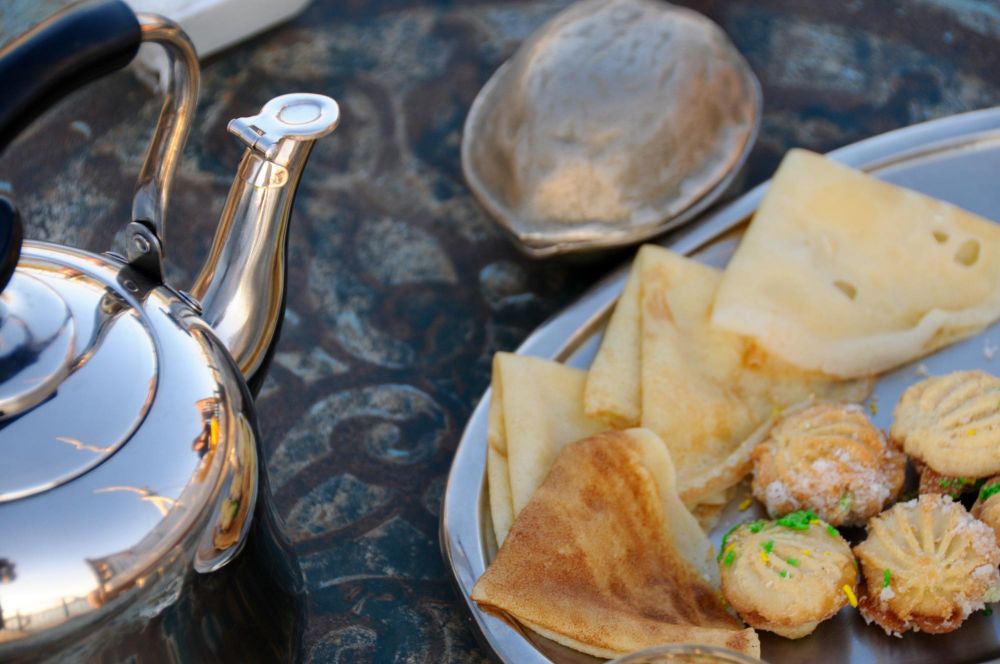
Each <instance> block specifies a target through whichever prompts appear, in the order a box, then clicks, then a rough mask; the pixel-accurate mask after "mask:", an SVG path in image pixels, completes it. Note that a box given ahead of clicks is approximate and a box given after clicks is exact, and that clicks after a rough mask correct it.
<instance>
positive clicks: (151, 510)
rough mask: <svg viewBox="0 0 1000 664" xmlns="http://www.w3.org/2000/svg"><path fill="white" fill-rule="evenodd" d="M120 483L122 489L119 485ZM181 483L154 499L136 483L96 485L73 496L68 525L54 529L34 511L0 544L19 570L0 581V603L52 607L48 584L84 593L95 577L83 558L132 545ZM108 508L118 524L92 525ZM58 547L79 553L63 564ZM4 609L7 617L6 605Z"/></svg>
mask: <svg viewBox="0 0 1000 664" xmlns="http://www.w3.org/2000/svg"><path fill="white" fill-rule="evenodd" d="M122 488H123V489H126V490H118V489H122ZM180 488H182V487H178V488H176V489H174V491H167V490H164V491H162V492H152V493H156V494H160V495H157V496H156V498H158V499H159V500H158V501H157V500H156V499H153V500H152V501H151V500H150V499H151V496H150V495H148V494H145V493H144V491H143V490H142V489H138V488H135V487H107V489H109V491H107V492H105V493H101V489H99V488H98V489H95V490H94V491H93V493H94V494H100V495H99V498H98V500H96V501H94V500H90V501H84V500H78V501H74V503H73V504H72V505H67V507H66V509H68V510H69V511H71V512H72V513H73V514H72V515H73V517H74V518H73V519H72V524H71V525H68V526H65V527H63V528H62V529H61V530H60V531H59V532H54V531H53V530H52V528H51V524H50V523H49V522H48V521H47V520H46V519H45V518H44V515H38V518H37V519H36V520H35V521H34V522H32V524H31V525H30V526H25V527H28V528H30V530H29V531H28V532H26V533H25V532H24V530H23V529H22V531H21V532H22V533H24V534H23V536H22V538H21V539H20V540H19V541H17V542H13V541H4V542H3V543H2V544H0V548H2V553H0V556H2V557H4V558H7V559H8V560H10V561H11V562H13V563H14V564H15V565H16V566H17V570H18V572H19V573H18V576H17V578H16V579H15V580H14V582H12V583H9V584H3V585H0V607H4V606H17V607H18V608H19V609H20V610H21V612H22V613H25V612H31V611H40V610H44V609H48V608H51V607H52V606H53V603H52V601H51V597H52V595H51V591H50V589H51V588H53V587H55V588H59V593H60V594H61V595H62V596H63V597H64V598H74V597H86V596H87V595H88V594H89V593H91V592H92V591H93V590H94V588H95V585H96V584H97V583H98V580H97V579H96V578H95V573H94V571H93V569H92V568H91V566H90V565H89V564H88V563H87V562H85V561H86V560H87V559H90V560H97V559H102V558H108V557H110V556H113V555H114V554H116V553H120V552H122V551H126V550H128V549H129V548H131V547H133V546H134V545H135V544H136V542H139V541H140V540H141V539H142V537H143V535H145V534H146V533H148V532H150V531H151V530H153V529H154V528H155V527H156V525H157V524H158V523H160V522H161V520H162V519H163V514H164V513H165V512H163V511H162V509H161V506H162V505H163V504H164V503H165V502H166V501H168V500H175V499H176V496H175V497H174V498H171V497H170V494H172V493H173V494H179V493H180ZM127 489H135V490H127ZM29 500H30V499H29ZM158 505H159V506H158ZM107 514H114V517H115V519H116V520H118V521H119V524H118V525H117V527H116V528H114V529H107V528H99V527H95V526H96V525H97V522H99V521H101V520H102V519H104V518H107ZM38 542H46V543H47V544H48V546H47V547H45V548H44V550H40V549H41V547H39V546H37V543H38ZM62 547H72V548H73V549H75V550H77V551H79V552H80V553H81V554H82V555H80V556H79V557H78V559H77V561H74V562H73V563H72V564H66V561H65V558H64V557H63V556H62V555H61V552H60V551H59V549H60V548H62ZM46 558H51V560H46ZM27 563H30V564H27ZM54 606H58V604H54ZM4 613H5V618H6V617H7V612H6V610H5V612H4Z"/></svg>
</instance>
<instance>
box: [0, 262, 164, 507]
mask: <svg viewBox="0 0 1000 664" xmlns="http://www.w3.org/2000/svg"><path fill="white" fill-rule="evenodd" d="M31 273H32V274H33V275H34V276H37V277H38V281H40V282H48V280H52V281H51V282H48V283H50V284H52V285H53V286H54V285H55V280H56V279H59V278H61V277H59V276H55V275H54V274H52V273H49V272H45V271H43V270H37V271H35V270H31ZM58 289H59V294H60V296H61V300H62V301H63V302H65V304H66V306H68V307H69V311H70V313H71V314H72V320H73V322H74V324H75V326H76V335H77V336H76V338H77V340H79V342H80V345H79V347H77V349H76V351H75V352H74V353H73V355H74V356H75V358H74V359H73V360H72V362H73V364H72V367H71V368H70V371H69V374H68V375H66V377H65V378H64V379H63V380H62V382H61V383H59V385H58V388H57V389H56V391H55V392H54V393H52V394H51V395H49V396H48V398H47V400H45V401H44V402H42V403H40V404H39V405H37V406H35V407H34V408H33V409H32V410H30V411H27V412H25V413H23V414H21V415H20V416H18V417H17V418H14V419H10V420H7V421H6V422H3V427H2V428H3V430H2V438H0V451H2V453H3V457H4V473H3V474H2V475H0V503H2V502H4V501H6V500H11V499H14V498H17V497H23V496H28V495H32V494H34V493H37V492H39V491H42V490H45V489H47V488H50V487H52V486H58V485H59V484H62V483H63V482H66V481H68V480H70V479H72V478H73V477H76V476H78V475H79V474H80V473H83V472H86V471H87V470H88V469H90V468H93V467H94V466H95V465H96V464H98V463H100V462H101V461H102V460H103V459H105V458H107V457H108V456H109V455H110V454H113V453H114V451H115V450H116V449H118V447H120V446H121V445H122V444H124V442H125V441H127V440H128V439H129V437H130V436H131V435H132V434H133V432H134V431H135V430H136V428H137V427H138V426H139V424H141V422H142V421H143V418H144V417H145V415H146V413H147V412H148V410H149V408H150V405H151V403H152V401H153V398H154V396H155V392H156V381H157V362H156V354H155V346H154V344H153V340H152V338H151V335H150V332H149V330H148V329H147V327H146V323H145V321H144V320H143V319H142V317H141V316H140V315H139V314H138V312H136V311H135V310H134V309H132V308H131V307H130V306H128V303H127V302H126V301H124V300H123V299H121V298H120V297H113V298H109V296H108V292H107V289H106V287H104V286H102V285H100V284H99V283H98V282H96V281H95V280H93V279H90V278H87V277H84V276H75V277H74V278H73V279H71V280H69V281H66V282H64V283H60V284H59V285H58ZM125 312H128V314H127V315H126V314H125Z"/></svg>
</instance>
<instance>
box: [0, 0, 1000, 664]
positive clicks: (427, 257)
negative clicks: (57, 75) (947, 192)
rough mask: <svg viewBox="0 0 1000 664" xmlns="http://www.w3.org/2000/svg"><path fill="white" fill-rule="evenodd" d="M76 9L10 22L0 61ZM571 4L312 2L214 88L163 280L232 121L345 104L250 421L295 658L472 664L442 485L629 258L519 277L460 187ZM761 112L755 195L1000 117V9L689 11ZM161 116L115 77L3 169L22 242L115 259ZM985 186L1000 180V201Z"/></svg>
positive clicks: (759, 1)
mask: <svg viewBox="0 0 1000 664" xmlns="http://www.w3.org/2000/svg"><path fill="white" fill-rule="evenodd" d="M62 4H65V3H64V2H63V0H3V1H2V2H0V43H3V42H6V41H7V40H8V39H9V38H10V37H11V36H13V35H14V34H16V33H18V32H19V31H20V30H22V29H24V28H25V27H27V26H29V25H31V24H32V23H33V22H35V21H37V20H40V19H41V18H43V17H44V16H45V15H47V14H48V13H50V12H51V11H53V10H54V9H56V8H58V7H59V6H61V5H62ZM566 4H568V3H567V1H566V0H524V1H517V2H513V1H512V2H504V1H502V0H493V1H482V0H468V1H464V2H462V1H458V0H438V1H430V0H369V1H366V0H314V2H313V3H312V4H311V6H310V8H309V9H308V10H307V11H306V13H305V14H304V15H302V16H301V17H300V18H298V19H297V20H295V21H294V22H292V23H290V24H287V25H285V26H282V27H279V28H277V29H274V30H272V31H269V32H267V33H265V34H263V35H261V36H259V37H256V38H254V39H253V40H251V41H249V42H246V43H244V44H242V45H240V46H237V47H235V48H232V49H230V50H228V51H226V52H224V53H221V54H219V55H217V56H215V57H213V58H212V59H211V60H209V61H208V62H207V63H206V66H205V70H204V81H203V87H202V96H201V101H200V104H199V108H198V118H197V121H196V125H195V129H194V131H193V132H192V136H191V139H190V141H189V146H188V148H187V150H186V152H185V156H184V162H183V165H182V166H181V168H180V170H179V174H178V178H177V182H176V186H175V194H174V198H173V202H172V205H171V210H170V214H169V222H168V224H169V225H168V230H167V238H166V242H167V251H168V252H169V259H168V260H169V277H170V278H171V279H172V280H173V282H174V283H175V284H178V285H180V286H181V287H183V286H184V285H186V284H187V283H189V281H190V279H191V278H192V277H193V275H194V274H195V273H196V271H197V268H198V266H199V265H200V264H201V261H202V260H203V259H204V257H205V256H206V254H207V251H208V248H209V244H210V242H211V237H212V234H213V232H214V228H215V222H216V219H217V216H218V213H219V212H220V210H221V207H222V203H223V201H224V200H225V197H226V193H227V191H228V188H229V184H230V182H231V178H232V175H233V170H234V167H235V165H236V163H237V160H238V158H239V155H240V152H241V148H240V147H239V145H237V143H236V141H235V140H233V139H232V138H231V137H229V136H228V135H227V134H226V131H225V125H226V123H227V121H228V120H229V119H230V118H231V117H235V116H239V115H247V114H250V113H253V112H254V111H256V110H257V109H258V108H259V107H260V106H261V105H262V104H263V103H264V102H265V101H267V100H268V99H269V98H271V97H272V96H276V95H278V94H281V93H284V92H288V91H293V90H307V91H316V92H322V93H326V94H330V95H332V96H334V97H335V98H337V99H338V100H339V101H340V103H341V108H342V112H343V121H342V123H341V126H340V128H339V129H338V130H337V132H336V133H335V134H334V135H333V136H332V137H330V138H328V139H325V140H323V141H321V142H320V143H319V144H318V145H317V147H316V150H315V151H314V153H313V157H312V159H311V161H310V164H309V168H308V171H307V173H306V174H305V176H304V179H303V183H302V189H301V191H300V193H299V195H298V199H297V201H296V209H295V213H294V217H293V221H292V229H291V235H290V246H289V258H290V274H289V285H290V288H289V293H288V312H287V317H286V321H285V327H284V330H283V332H282V336H281V340H280V345H279V347H278V352H277V355H276V358H275V362H274V365H273V368H272V370H271V372H270V376H269V378H268V380H267V383H266V384H265V385H264V387H263V390H262V393H261V395H260V398H259V400H258V405H259V416H260V424H261V430H262V436H263V446H264V449H265V454H266V463H267V467H268V470H269V472H270V476H271V478H272V482H273V488H274V492H275V498H276V503H277V505H278V509H279V512H280V513H281V515H282V516H283V517H284V519H285V521H286V523H287V526H288V529H289V531H290V533H291V535H292V537H293V539H294V541H295V543H296V548H297V551H298V554H299V556H300V560H301V563H302V567H303V569H304V573H305V577H306V583H307V588H308V598H309V599H308V601H309V612H310V613H309V620H308V624H307V626H306V630H305V643H304V651H303V652H304V658H305V659H306V660H307V661H315V662H366V661H378V662H444V661H484V660H485V653H483V652H482V651H481V650H480V649H479V647H478V645H477V643H476V640H475V638H474V636H473V634H472V631H471V629H470V627H469V626H468V623H467V618H466V616H465V615H464V613H463V610H462V608H461V607H460V605H459V603H458V602H457V601H456V598H455V596H454V594H453V590H452V586H451V584H450V582H449V579H448V572H447V570H446V569H445V566H444V563H443V562H442V559H441V554H440V551H439V549H438V513H439V506H440V502H441V494H442V491H443V487H444V481H445V476H446V474H447V472H448V467H449V464H450V461H451V456H452V453H453V451H454V448H455V445H456V444H457V441H458V438H459V436H460V434H461V431H462V427H463V425H464V423H465V420H466V418H467V417H468V415H469V414H470V412H471V410H472V408H473V406H474V405H475V403H476V401H477V400H478V399H479V396H480V395H481V394H482V392H483V390H484V389H485V388H486V386H487V385H488V383H489V368H490V358H491V356H492V355H493V353H494V352H496V351H498V350H509V349H512V348H514V347H516V346H517V345H518V344H519V342H520V341H521V340H522V339H523V338H524V337H525V336H527V334H528V333H529V332H530V331H531V330H532V329H533V328H534V327H535V326H537V325H538V324H539V323H541V322H542V321H543V320H545V319H546V318H547V317H549V316H551V315H552V314H553V313H555V312H557V311H558V310H559V309H560V308H561V307H563V306H564V305H566V304H567V303H569V302H570V301H572V300H573V299H574V298H575V297H577V296H578V295H579V294H581V293H582V292H583V291H584V290H585V289H586V288H587V287H588V286H589V285H590V284H592V283H593V282H594V281H595V280H596V279H598V278H599V277H600V276H601V275H602V274H604V273H605V272H607V271H608V270H609V269H610V268H612V267H613V266H614V265H615V263H616V262H617V261H618V260H621V259H622V258H624V256H621V255H620V256H617V257H605V258H603V259H601V260H599V261H597V260H594V261H587V262H580V261H573V262H565V261H563V262H559V261H547V262H536V261H533V260H530V259H527V258H525V257H523V256H521V255H519V254H518V252H517V251H516V250H515V249H514V248H513V247H512V246H511V245H510V244H509V243H508V241H507V240H506V239H505V237H504V236H503V234H502V233H501V232H500V231H499V230H498V228H497V227H496V226H495V225H494V223H493V222H492V221H491V220H490V218H489V217H488V216H487V214H486V213H485V212H484V211H483V209H482V208H480V207H479V205H478V204H477V203H476V201H475V199H474V198H473V197H472V195H471V194H470V193H469V190H468V188H467V187H466V185H465V183H464V182H463V180H462V175H461V169H460V164H459V143H460V138H461V131H462V123H463V120H464V118H465V115H466V112H467V111H468V108H469V105H470V104H471V103H472V100H473V98H474V97H475V95H476V92H477V91H478V90H479V88H480V87H481V86H482V85H483V84H484V83H485V82H486V80H487V79H488V78H489V76H490V74H491V73H492V72H493V71H494V70H495V69H496V68H497V66H499V65H500V63H501V62H503V61H504V60H505V59H506V58H507V57H509V56H510V55H511V53H512V52H513V51H514V50H515V49H516V48H517V46H518V44H519V43H520V42H521V41H522V40H523V39H524V38H525V37H526V36H527V35H528V34H530V33H531V31H532V30H534V29H535V28H536V27H538V26H539V25H540V24H541V23H542V22H544V21H545V20H546V19H547V18H548V17H550V16H552V15H553V14H554V13H555V12H557V11H558V10H559V9H561V8H562V7H564V6H565V5H566ZM680 4H684V5H687V6H690V7H692V8H694V9H697V10H699V11H701V12H703V13H705V14H707V15H708V16H710V17H711V18H713V19H714V20H716V21H717V22H718V23H720V24H721V25H722V26H723V27H724V28H725V29H726V30H727V31H728V33H729V34H730V35H731V37H732V38H733V40H734V41H735V43H736V45H737V46H738V47H739V49H740V50H741V51H742V52H743V53H744V54H745V55H746V56H747V58H748V59H749V61H750V63H751V65H752V67H753V69H754V71H755V72H756V73H757V75H758V76H759V77H760V79H761V82H762V84H763V89H764V97H765V104H764V120H763V126H762V130H761V134H760V139H759V141H758V143H757V146H756V148H755V149H754V151H753V154H752V155H751V158H750V162H749V167H748V170H747V178H746V183H745V184H746V186H749V185H752V184H755V183H757V182H759V181H761V180H763V179H766V178H767V177H768V176H769V174H770V173H771V172H772V171H773V169H774V167H775V166H776V165H777V163H778V161H779V159H780V158H781V156H782V154H783V153H784V152H785V151H786V150H787V149H788V148H790V147H792V146H804V147H808V148H811V149H815V150H820V151H824V150H829V149H832V148H835V147H838V146H841V145H844V144H847V143H850V142H852V141H855V140H858V139H860V138H864V137H866V136H870V135H873V134H877V133H880V132H883V131H886V130H890V129H894V128H897V127H902V126H905V125H909V124H912V123H915V122H920V121H922V120H927V119H930V118H935V117H941V116H945V115H950V114H952V113H958V112H961V111H967V110H972V109H978V108H985V107H988V106H992V105H996V104H998V103H1000V2H985V1H979V0H844V1H842V2H841V1H838V2H802V1H801V0H684V1H683V2H681V3H680ZM159 105H160V100H159V99H158V98H156V97H155V96H154V95H152V94H150V92H149V91H148V90H147V88H145V87H144V86H143V85H142V84H141V83H140V82H139V81H138V80H137V79H136V78H135V77H134V76H133V75H131V74H129V73H127V72H126V73H119V74H116V75H114V76H112V77H110V78H108V79H105V80H102V81H100V82H98V83H95V84H93V85H91V86H90V87H89V88H87V89H86V90H83V91H81V92H78V93H75V94H74V95H73V96H72V97H71V98H70V99H68V100H66V101H65V102H63V103H61V104H60V105H59V106H58V107H57V108H56V109H55V110H53V111H51V112H50V113H48V114H46V116H45V117H43V118H41V119H40V120H39V121H37V122H36V123H35V124H34V125H32V126H31V128H30V129H29V130H28V131H27V132H26V133H25V134H24V135H23V136H22V138H21V139H20V140H19V141H18V142H17V143H16V144H15V145H13V146H12V147H11V148H10V149H9V150H8V151H7V152H6V153H5V155H4V157H3V158H2V159H0V192H3V193H6V194H10V195H13V196H14V197H15V199H16V201H17V203H18V204H19V206H20V208H21V210H22V212H23V214H24V217H25V220H26V223H27V234H28V236H29V237H32V238H38V239H47V240H52V241H56V242H60V243H67V244H72V245H76V246H81V247H85V248H88V249H91V250H95V251H101V250H104V249H107V248H109V247H110V246H112V245H113V244H114V243H115V242H116V241H118V240H120V238H119V237H118V231H120V230H121V229H122V227H123V223H124V221H125V220H126V219H127V218H128V214H129V201H130V198H131V191H132V187H133V183H134V180H135V177H136V173H137V172H138V169H139V166H140V164H141V160H142V156H143V153H144V150H145V148H146V141H147V140H148V138H149V136H150V133H151V131H152V127H153V125H154V123H155V119H156V116H157V113H158V112H159ZM998 177H1000V176H998Z"/></svg>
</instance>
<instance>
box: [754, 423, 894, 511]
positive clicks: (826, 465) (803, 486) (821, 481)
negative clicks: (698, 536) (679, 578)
mask: <svg viewBox="0 0 1000 664" xmlns="http://www.w3.org/2000/svg"><path fill="white" fill-rule="evenodd" d="M905 469H906V458H905V457H904V456H903V454H902V453H901V452H899V451H898V450H897V449H896V448H895V447H893V446H891V445H888V444H887V443H886V441H885V438H884V437H883V436H882V433H881V432H880V431H879V430H878V429H876V428H875V427H874V426H873V425H872V423H871V422H870V421H869V420H868V417H867V416H866V415H865V412H864V410H863V409H862V408H861V407H860V406H857V405H854V404H841V403H818V404H815V405H812V406H809V407H807V408H805V409H804V410H800V411H797V412H795V413H792V414H789V415H788V416H786V417H784V418H783V419H782V420H781V421H779V422H778V423H777V425H775V427H774V428H773V429H772V430H771V433H770V435H769V436H768V438H767V439H766V440H765V442H764V443H762V444H761V445H759V446H758V447H757V448H756V449H755V450H754V452H753V495H754V497H755V498H756V499H757V500H759V501H761V502H762V503H764V506H765V507H766V508H767V513H768V514H769V515H771V516H772V517H776V516H781V515H782V514H787V513H789V512H793V511H795V510H799V509H810V510H813V511H814V512H815V513H816V514H817V515H818V516H819V517H820V518H821V519H823V520H824V521H826V522H828V523H831V524H833V525H835V526H840V525H860V524H863V523H864V522H865V521H867V520H868V519H869V518H870V517H872V516H874V515H876V514H878V513H879V512H881V511H882V508H883V507H885V505H886V504H888V503H889V502H890V501H891V500H893V499H894V498H895V497H896V496H897V495H898V494H899V491H900V489H902V487H903V479H904V476H905Z"/></svg>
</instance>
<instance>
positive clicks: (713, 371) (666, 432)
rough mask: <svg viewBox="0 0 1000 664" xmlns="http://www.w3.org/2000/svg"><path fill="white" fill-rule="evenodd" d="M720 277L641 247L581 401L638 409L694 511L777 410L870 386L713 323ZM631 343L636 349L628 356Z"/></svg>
mask: <svg viewBox="0 0 1000 664" xmlns="http://www.w3.org/2000/svg"><path fill="white" fill-rule="evenodd" d="M721 279H722V272H721V271H720V270H718V269H716V268H713V267H710V266H707V265H703V264H702V263H699V262H698V261H695V260H692V259H689V258H686V257H684V256H681V255H680V254H677V253H675V252H672V251H669V250H667V249H664V248H662V247H657V246H653V245H646V246H644V247H642V248H641V249H640V251H639V254H638V256H637V257H636V260H635V263H634V265H633V268H632V274H631V275H630V276H629V281H630V282H631V283H632V284H633V288H632V289H631V290H630V289H629V288H628V286H626V289H625V291H624V292H623V293H622V298H621V300H620V301H619V303H618V305H617V306H616V309H615V312H614V314H613V315H612V320H611V321H610V323H609V326H608V333H607V334H606V335H605V338H604V340H603V341H602V344H601V347H600V349H599V351H598V354H597V357H596V358H595V361H594V364H593V368H592V370H591V372H590V375H589V377H588V383H587V386H586V390H585V396H584V398H585V412H587V413H588V414H589V415H592V416H594V417H603V418H605V419H606V420H611V419H612V418H613V417H623V418H624V417H628V418H631V417H632V416H633V413H635V412H638V413H639V419H640V423H641V424H642V426H643V427H646V428H649V429H652V430H653V431H655V432H656V433H657V434H658V435H659V436H660V437H661V438H662V439H663V440H664V441H665V442H666V444H667V446H668V447H669V448H670V455H671V457H672V458H673V460H674V464H675V465H676V467H677V472H678V478H679V491H680V494H681V496H682V498H683V499H684V501H685V503H687V504H688V505H689V506H695V505H698V504H700V503H702V502H704V501H708V500H710V499H711V498H710V497H711V496H714V495H718V494H719V492H720V491H724V490H725V489H727V488H729V487H731V486H733V485H734V484H736V483H737V482H739V481H740V480H741V479H742V478H743V477H744V476H746V474H747V473H748V472H749V470H750V466H751V463H750V453H751V452H752V450H753V447H754V446H755V444H756V442H759V440H761V439H762V438H763V436H764V435H765V434H766V431H767V429H768V426H769V420H770V418H771V417H772V416H773V415H774V414H776V413H777V412H780V411H781V410H782V409H784V408H786V407H789V406H791V405H793V404H797V403H800V402H802V401H805V400H807V399H810V398H812V397H820V398H827V399H838V400H846V401H859V400H861V399H863V398H864V397H865V396H866V395H867V393H868V391H869V390H870V388H871V383H870V381H869V380H858V381H842V380H839V379H836V378H833V377H831V376H828V375H825V374H822V373H820V372H815V371H804V370H801V369H799V368H797V367H795V366H793V365H791V364H788V363H786V362H784V361H782V360H779V359H778V358H776V357H775V356H773V355H771V354H770V353H767V352H765V351H764V350H763V349H762V348H761V347H760V346H759V345H758V344H756V343H755V342H754V341H753V340H752V339H750V338H749V337H745V336H742V335H738V334H734V333H732V332H728V331H725V330H721V329H718V328H715V327H713V326H712V325H711V324H710V318H711V315H712V304H713V302H714V300H715V295H716V290H717V289H718V286H719V283H720V281H721ZM630 298H635V300H636V302H634V303H633V302H629V301H628V299H630ZM629 345H631V346H637V347H638V348H639V352H638V353H633V354H631V355H627V354H626V353H624V352H623V351H622V348H623V347H625V346H629ZM609 358H610V359H609ZM612 394H613V395H614V396H613V397H611V396H609V395H612ZM636 399H638V402H636ZM609 404H611V405H609ZM609 413H611V414H610V415H609Z"/></svg>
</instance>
